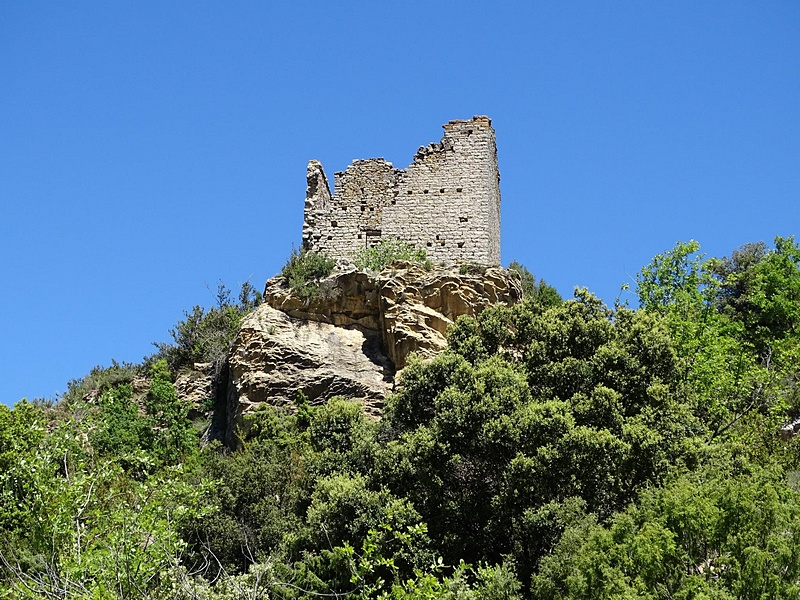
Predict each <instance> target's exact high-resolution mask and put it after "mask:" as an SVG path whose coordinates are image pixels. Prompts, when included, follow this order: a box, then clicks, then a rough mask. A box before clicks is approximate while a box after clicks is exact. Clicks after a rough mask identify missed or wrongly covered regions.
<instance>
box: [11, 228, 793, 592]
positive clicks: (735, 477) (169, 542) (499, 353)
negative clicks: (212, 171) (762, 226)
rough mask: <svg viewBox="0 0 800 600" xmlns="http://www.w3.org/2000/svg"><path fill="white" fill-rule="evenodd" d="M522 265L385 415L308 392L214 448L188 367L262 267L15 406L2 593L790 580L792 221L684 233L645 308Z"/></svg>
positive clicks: (226, 329) (679, 587)
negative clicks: (58, 397)
mask: <svg viewBox="0 0 800 600" xmlns="http://www.w3.org/2000/svg"><path fill="white" fill-rule="evenodd" d="M301 254H302V253H301ZM301 254H297V253H293V255H296V260H297V261H302V260H306V259H304V257H302V256H301ZM307 260H308V261H309V262H310V263H313V262H315V261H316V262H317V263H319V262H320V261H319V260H318V259H317V258H311V259H307ZM323 262H324V261H323ZM295 266H297V264H295ZM323 266H324V265H323ZM512 268H513V269H515V270H517V272H518V273H519V275H520V278H521V280H522V282H523V285H524V286H525V288H526V299H525V301H524V302H523V303H521V304H519V305H516V306H513V307H510V308H509V307H490V308H488V309H486V310H484V311H483V312H482V313H481V314H480V315H478V316H477V317H461V318H459V319H458V320H457V321H456V322H455V323H454V324H453V325H452V326H451V327H450V329H449V331H448V342H449V349H448V350H447V351H446V352H444V353H442V354H440V355H439V356H437V357H436V358H434V359H433V360H427V361H423V360H420V359H412V360H411V361H410V362H409V364H408V366H407V367H406V368H405V369H404V371H403V373H402V377H401V380H400V381H398V382H397V387H396V392H395V394H394V395H393V396H391V397H390V398H388V399H387V400H386V405H385V414H384V418H383V419H382V420H380V421H379V422H377V421H375V420H373V419H371V418H367V417H366V416H365V415H364V411H363V408H362V406H361V405H360V404H358V403H356V402H353V401H349V400H346V399H341V398H334V399H332V400H330V401H329V402H328V403H327V404H325V405H322V406H309V404H308V402H307V401H306V400H305V399H304V397H303V395H302V394H300V393H298V395H297V399H296V402H295V405H294V406H293V407H291V411H289V410H284V409H278V408H271V407H264V408H262V409H260V410H256V411H254V412H253V413H251V414H249V415H248V416H247V417H246V419H247V423H246V426H245V427H244V428H243V431H247V432H248V435H247V436H246V437H245V438H244V439H242V440H241V447H240V448H237V449H226V448H223V447H221V446H220V445H219V443H216V442H215V443H211V444H209V445H208V446H206V447H205V448H203V449H202V450H201V449H199V440H198V436H197V434H196V433H195V432H194V430H193V428H192V427H191V424H190V423H189V421H188V411H189V407H188V406H187V405H186V404H185V403H184V402H183V401H182V400H181V399H180V398H179V397H178V394H177V392H176V389H175V386H174V384H173V374H174V372H175V371H174V370H175V369H177V368H182V367H185V366H187V365H190V364H191V363H192V362H208V361H217V362H218V366H221V361H220V357H222V356H223V355H224V354H225V353H226V351H227V347H228V344H229V343H230V339H231V337H232V335H233V332H235V329H236V328H237V327H238V325H239V322H240V320H241V318H242V317H243V316H244V314H245V313H246V312H247V311H248V310H250V309H252V308H253V306H254V305H255V303H256V302H258V300H259V297H258V294H257V293H255V291H254V290H253V289H252V287H250V286H246V287H244V288H243V290H242V294H240V298H239V302H238V303H236V302H234V301H232V299H231V294H230V292H229V291H228V290H226V289H225V288H224V287H223V286H221V287H220V289H219V292H218V298H217V306H216V307H215V308H212V309H211V310H209V311H205V310H204V309H200V308H199V307H196V309H195V311H194V312H193V313H191V314H189V313H187V319H186V320H185V321H182V322H181V323H179V325H178V326H177V327H176V330H174V331H173V338H174V339H175V344H174V345H169V346H167V345H164V346H163V347H162V348H161V350H160V352H159V354H158V355H157V356H154V357H151V358H150V359H148V360H147V362H146V364H145V365H118V364H116V363H113V364H112V366H111V367H109V368H106V369H103V368H96V369H94V370H93V371H92V372H91V373H90V374H89V375H88V376H87V377H85V378H83V379H82V380H77V381H74V382H72V383H71V384H70V387H69V390H68V392H67V393H66V394H65V395H64V396H63V398H62V401H61V402H59V403H58V404H56V405H55V406H49V405H47V404H45V403H28V402H22V403H20V404H18V405H17V406H16V407H14V408H13V409H9V408H7V407H2V406H0V598H31V599H32V598H42V597H53V598H61V597H69V598H78V599H81V600H89V599H91V600H99V599H104V600H105V599H107V598H108V599H110V598H114V599H117V598H118V599H122V598H133V597H136V598H138V597H142V598H153V599H161V598H179V599H184V598H185V599H190V598H191V599H197V598H202V599H205V600H223V599H224V600H233V599H238V598H253V599H256V598H272V599H275V598H278V599H283V600H289V599H292V600H294V599H300V598H309V597H339V598H351V599H357V600H366V599H388V598H395V599H411V598H414V599H418V598H451V599H460V600H477V599H481V600H483V599H490V600H493V599H497V600H500V599H504V600H518V599H521V598H545V599H546V598H590V597H591V598H676V599H679V598H687V599H688V598H720V599H722V598H748V599H749V598H776V597H777V598H783V597H796V596H797V595H798V593H800V589H798V588H799V586H798V582H800V553H798V551H797V548H798V547H800V492H798V482H799V481H800V476H799V475H798V473H800V436H794V437H792V429H791V428H788V429H785V430H784V434H783V435H782V436H780V435H778V434H777V433H778V428H779V426H780V425H782V424H783V423H785V422H787V421H789V420H793V419H795V418H797V417H798V416H800V391H798V390H800V387H799V386H798V381H800V367H798V365H800V337H799V334H800V330H799V329H798V318H800V308H798V307H800V250H799V249H798V247H797V246H796V245H795V243H794V240H793V239H792V238H776V240H775V246H774V248H769V247H768V246H767V245H765V244H760V243H759V244H748V245H745V246H743V247H741V248H740V249H738V250H736V251H734V252H733V253H732V254H731V256H730V257H727V258H722V259H706V258H705V257H703V256H702V255H701V254H699V245H698V244H697V243H696V242H690V243H688V244H682V243H679V244H678V245H677V246H676V247H675V248H674V249H673V250H670V251H666V252H664V253H662V254H660V255H658V256H656V257H655V258H654V260H653V261H652V262H651V263H650V264H649V265H647V266H646V267H645V268H644V269H643V270H642V271H641V272H640V274H639V276H638V278H637V282H638V287H637V292H638V294H639V304H640V306H639V308H637V309H635V310H634V309H631V308H628V307H627V306H619V305H616V306H615V307H614V309H609V308H608V307H606V306H604V305H603V303H602V302H600V301H599V300H598V299H597V298H595V297H594V296H592V295H591V294H590V293H589V292H588V291H586V290H580V289H579V290H577V291H576V294H575V298H574V299H572V300H567V301H562V300H561V298H560V297H558V295H557V293H556V292H555V290H552V288H549V286H547V285H546V284H545V283H544V282H542V281H539V282H538V283H537V282H536V280H535V278H534V277H533V275H531V274H530V272H528V271H527V269H525V268H524V267H522V265H518V263H512ZM298 270H299V271H304V272H305V273H306V274H307V276H306V278H305V279H303V281H304V282H313V280H314V279H315V278H318V277H321V276H323V275H322V273H324V269H322V270H317V267H314V266H313V265H311V266H309V265H305V266H303V265H300V267H299V268H298ZM787 432H788V433H787Z"/></svg>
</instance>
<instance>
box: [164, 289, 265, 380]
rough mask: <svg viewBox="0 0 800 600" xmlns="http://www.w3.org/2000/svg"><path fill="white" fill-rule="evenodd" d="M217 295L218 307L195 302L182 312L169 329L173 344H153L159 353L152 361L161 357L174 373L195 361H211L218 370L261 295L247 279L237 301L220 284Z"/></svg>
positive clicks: (217, 370) (258, 302)
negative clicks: (246, 317)
mask: <svg viewBox="0 0 800 600" xmlns="http://www.w3.org/2000/svg"><path fill="white" fill-rule="evenodd" d="M216 297H217V298H216V299H217V306H214V307H212V308H210V309H208V310H206V309H205V308H203V307H202V306H199V305H197V306H195V307H194V308H193V309H192V311H191V312H188V311H184V313H183V314H184V316H185V317H186V318H185V319H184V320H182V321H180V322H178V324H177V325H176V326H175V328H174V329H171V330H170V332H169V333H170V335H171V336H172V339H173V340H174V343H173V344H169V343H165V342H158V343H155V344H154V345H155V346H156V348H158V352H157V353H156V355H155V356H154V357H152V358H151V362H152V360H156V359H159V358H163V359H165V360H166V361H167V364H168V365H169V368H170V369H171V370H172V371H173V372H177V371H179V370H180V369H181V368H182V367H186V366H191V365H193V364H194V363H206V362H210V363H213V364H214V370H215V373H218V372H219V369H220V368H221V367H222V364H223V362H224V361H225V357H226V355H227V353H228V348H229V346H230V343H231V341H233V337H234V336H235V335H236V332H237V331H238V330H239V325H240V324H241V322H242V319H243V318H244V316H245V315H246V314H248V313H249V312H251V311H252V310H253V309H255V308H256V306H258V305H259V304H260V303H261V294H260V293H259V292H258V291H257V290H256V289H255V288H254V287H253V285H252V284H251V283H250V282H249V281H246V282H244V283H243V284H242V288H241V290H240V291H239V302H238V303H237V302H235V301H234V300H232V299H231V291H230V290H229V289H228V288H227V287H226V286H225V285H224V284H222V283H220V284H218V286H217V292H216Z"/></svg>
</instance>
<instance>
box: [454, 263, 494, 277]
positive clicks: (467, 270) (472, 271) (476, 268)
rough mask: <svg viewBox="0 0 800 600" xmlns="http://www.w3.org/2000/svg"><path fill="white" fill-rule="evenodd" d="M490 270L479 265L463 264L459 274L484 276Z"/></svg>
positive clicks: (460, 266)
mask: <svg viewBox="0 0 800 600" xmlns="http://www.w3.org/2000/svg"><path fill="white" fill-rule="evenodd" d="M488 268H489V267H488V266H486V265H479V264H478V263H463V264H461V265H459V267H458V272H459V273H461V274H462V275H483V274H484V273H486V269H488Z"/></svg>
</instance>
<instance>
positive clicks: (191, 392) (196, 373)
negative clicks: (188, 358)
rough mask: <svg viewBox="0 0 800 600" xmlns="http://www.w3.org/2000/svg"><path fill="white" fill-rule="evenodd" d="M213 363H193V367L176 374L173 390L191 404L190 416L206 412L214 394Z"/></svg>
mask: <svg viewBox="0 0 800 600" xmlns="http://www.w3.org/2000/svg"><path fill="white" fill-rule="evenodd" d="M215 384H216V378H215V373H214V363H210V362H208V363H194V365H193V368H192V369H191V370H188V371H183V372H181V373H179V374H178V377H177V378H176V379H175V392H176V393H177V394H178V398H181V399H183V400H184V401H186V402H188V403H189V405H190V406H191V413H190V415H189V416H190V418H195V417H197V416H199V415H200V414H202V413H204V412H207V411H208V410H209V407H210V406H213V403H214V398H215V396H216V393H217V392H216V385H215Z"/></svg>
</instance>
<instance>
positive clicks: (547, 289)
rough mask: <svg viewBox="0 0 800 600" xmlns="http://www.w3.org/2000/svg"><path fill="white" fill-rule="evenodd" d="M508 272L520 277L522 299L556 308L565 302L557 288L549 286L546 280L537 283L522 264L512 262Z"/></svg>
mask: <svg viewBox="0 0 800 600" xmlns="http://www.w3.org/2000/svg"><path fill="white" fill-rule="evenodd" d="M508 270H509V271H511V272H512V273H516V274H517V275H518V276H519V278H520V283H522V297H523V298H524V299H525V300H529V301H532V302H536V303H539V304H542V305H543V306H555V305H557V304H560V303H561V302H563V301H564V299H563V298H562V297H561V294H559V293H558V290H556V288H554V287H553V286H551V285H547V282H546V281H545V280H544V279H540V280H539V281H538V282H537V281H536V277H534V276H533V273H531V272H530V271H529V270H528V269H526V268H525V265H523V264H522V263H519V262H517V261H516V260H512V261H511V264H509V265H508Z"/></svg>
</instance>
